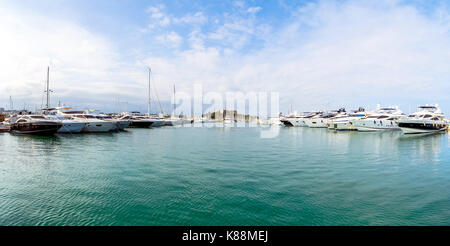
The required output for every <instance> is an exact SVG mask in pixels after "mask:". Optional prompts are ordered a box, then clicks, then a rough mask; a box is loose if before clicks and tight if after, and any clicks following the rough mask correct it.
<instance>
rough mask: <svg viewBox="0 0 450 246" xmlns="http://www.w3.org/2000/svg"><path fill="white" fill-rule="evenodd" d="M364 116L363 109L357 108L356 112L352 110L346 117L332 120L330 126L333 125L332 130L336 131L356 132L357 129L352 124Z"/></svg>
mask: <svg viewBox="0 0 450 246" xmlns="http://www.w3.org/2000/svg"><path fill="white" fill-rule="evenodd" d="M366 115H367V113H366V112H365V110H364V108H359V109H358V110H353V111H352V112H351V113H349V114H348V115H346V116H343V117H340V118H338V119H335V120H332V122H331V125H333V127H332V128H333V129H334V130H336V131H356V130H357V129H356V127H355V125H354V123H353V122H354V121H355V120H359V119H361V118H362V117H365V116H366Z"/></svg>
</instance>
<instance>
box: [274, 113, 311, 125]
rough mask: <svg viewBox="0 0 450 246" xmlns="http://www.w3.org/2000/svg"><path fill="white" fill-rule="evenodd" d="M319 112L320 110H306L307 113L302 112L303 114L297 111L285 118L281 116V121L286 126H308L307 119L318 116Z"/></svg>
mask: <svg viewBox="0 0 450 246" xmlns="http://www.w3.org/2000/svg"><path fill="white" fill-rule="evenodd" d="M317 114H318V112H312V113H309V112H305V113H301V114H297V113H292V114H289V115H287V116H286V117H284V118H281V119H280V121H281V123H282V124H283V125H284V126H287V127H295V126H298V127H306V126H307V125H306V121H307V120H308V119H309V118H312V117H314V116H316V115H317Z"/></svg>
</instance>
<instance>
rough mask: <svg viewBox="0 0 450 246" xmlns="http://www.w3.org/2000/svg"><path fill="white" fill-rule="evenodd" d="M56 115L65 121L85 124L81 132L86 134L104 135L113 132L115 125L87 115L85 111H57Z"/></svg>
mask: <svg viewBox="0 0 450 246" xmlns="http://www.w3.org/2000/svg"><path fill="white" fill-rule="evenodd" d="M57 114H58V115H61V116H63V117H65V118H66V119H70V120H75V121H79V122H83V123H85V124H86V125H85V127H84V128H83V130H82V132H86V133H104V132H110V131H112V130H114V129H115V128H116V127H117V125H116V123H115V122H113V121H106V120H101V119H98V118H97V117H96V116H95V115H92V114H89V113H88V112H86V111H65V112H62V111H60V110H58V113H57Z"/></svg>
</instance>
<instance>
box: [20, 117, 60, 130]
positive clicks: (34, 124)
mask: <svg viewBox="0 0 450 246" xmlns="http://www.w3.org/2000/svg"><path fill="white" fill-rule="evenodd" d="M62 126H63V124H62V122H61V121H56V120H49V119H47V118H45V117H44V116H42V115H23V116H19V117H18V118H17V119H16V120H14V122H12V123H11V132H12V133H16V134H32V135H53V134H55V133H57V132H58V130H59V129H60V128H61V127H62Z"/></svg>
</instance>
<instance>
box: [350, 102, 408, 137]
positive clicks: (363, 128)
mask: <svg viewBox="0 0 450 246" xmlns="http://www.w3.org/2000/svg"><path fill="white" fill-rule="evenodd" d="M404 117H406V116H405V115H404V114H403V112H402V111H401V110H400V109H399V108H398V106H391V107H386V108H381V107H380V106H378V107H377V109H375V110H374V111H371V112H370V113H369V114H368V115H367V116H366V117H363V118H361V119H357V120H353V121H352V123H353V125H354V126H355V128H356V129H357V130H358V131H360V132H373V131H385V130H400V128H399V127H398V125H397V120H399V119H402V118H404Z"/></svg>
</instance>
